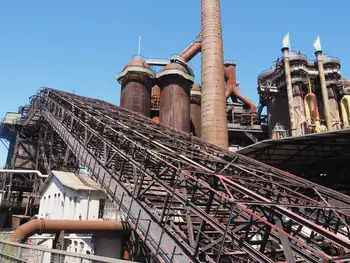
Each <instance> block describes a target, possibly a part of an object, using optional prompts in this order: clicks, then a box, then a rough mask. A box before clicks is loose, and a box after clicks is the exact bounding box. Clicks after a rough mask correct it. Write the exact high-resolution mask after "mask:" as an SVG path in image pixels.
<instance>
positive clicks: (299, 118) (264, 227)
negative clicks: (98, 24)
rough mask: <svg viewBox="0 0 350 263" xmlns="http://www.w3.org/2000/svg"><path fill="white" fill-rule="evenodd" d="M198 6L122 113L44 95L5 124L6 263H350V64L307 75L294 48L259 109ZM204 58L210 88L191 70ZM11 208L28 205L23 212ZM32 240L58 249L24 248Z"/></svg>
mask: <svg viewBox="0 0 350 263" xmlns="http://www.w3.org/2000/svg"><path fill="white" fill-rule="evenodd" d="M201 7H202V9H201V12H202V27H201V34H200V36H199V38H198V39H197V40H195V41H194V42H192V43H191V44H190V45H189V46H188V47H186V48H185V49H184V50H183V51H182V52H181V53H179V54H178V55H176V56H173V57H171V58H169V60H168V61H164V60H157V59H150V60H148V59H144V58H142V57H141V56H137V57H134V58H132V59H131V61H129V62H127V63H126V64H125V67H124V68H123V69H122V70H121V72H120V73H118V74H117V76H116V79H117V81H118V82H119V83H120V85H121V96H120V106H116V105H113V104H111V103H109V102H106V101H103V100H98V99H94V98H89V97H85V96H83V95H78V94H73V93H69V92H64V91H60V90H57V89H53V88H49V87H42V88H41V89H40V90H39V91H38V92H37V93H36V94H34V95H33V96H32V97H31V98H30V103H29V105H25V106H23V107H21V108H20V109H19V111H18V112H17V113H8V114H7V116H6V117H5V120H4V121H3V122H2V123H1V125H0V137H1V138H2V139H6V140H8V141H9V142H10V147H9V152H8V158H7V163H6V170H0V175H1V177H0V178H1V181H0V183H1V185H0V186H1V189H2V200H3V202H2V207H1V208H2V209H5V210H6V214H7V216H6V218H9V217H12V218H15V217H20V216H21V220H20V222H18V224H17V225H14V224H13V222H10V223H12V224H11V227H14V228H16V229H15V230H14V231H13V233H11V236H10V239H9V241H3V240H0V257H1V258H9V259H10V260H12V261H13V262H16V260H17V261H18V259H20V260H21V261H22V262H23V261H24V262H28V261H30V260H32V259H33V258H37V259H39V258H40V262H45V260H46V261H47V260H52V259H53V256H54V255H58V257H59V259H60V260H61V261H62V259H63V260H65V261H69V262H73V261H74V260H80V262H82V261H83V260H88V262H93V260H94V261H97V262H120V261H118V260H119V259H125V260H128V261H134V262H150V263H151V262H152V263H153V262H166V263H173V262H178V263H187V262H193V263H200V262H203V263H204V262H205V263H207V262H208V263H214V262H217V263H219V262H222V263H229V262H265V263H273V262H287V263H295V262H312V263H316V262H349V261H350V252H349V251H350V241H349V236H350V228H349V222H350V215H349V210H350V196H349V195H347V194H348V193H349V192H347V190H349V189H350V187H349V185H350V184H348V185H346V182H348V181H349V180H348V179H347V178H348V177H346V176H343V177H342V175H344V174H345V175H346V172H347V170H348V169H347V162H348V160H349V154H348V153H349V151H348V149H349V147H348V146H349V137H350V136H349V135H350V129H349V128H347V126H348V123H349V119H348V118H349V112H348V111H349V107H348V94H347V89H348V87H347V86H348V84H349V83H348V81H347V80H345V79H343V78H342V76H341V74H340V61H339V59H337V58H333V57H330V56H325V55H323V54H322V50H321V46H320V41H319V39H318V40H317V41H316V42H315V49H316V52H315V54H316V61H309V60H308V59H307V58H306V57H305V56H304V55H302V54H300V53H293V52H290V51H289V45H288V41H285V40H286V39H284V41H283V47H282V54H283V59H281V60H279V61H277V63H276V66H274V67H273V68H272V69H270V70H268V71H265V72H263V73H262V74H260V75H259V76H258V92H259V95H260V103H261V105H260V106H256V105H255V104H254V103H253V102H252V101H251V100H250V99H248V98H247V97H246V96H244V95H243V94H242V93H241V92H240V91H239V89H238V86H239V81H238V80H237V77H236V66H237V65H236V63H234V62H232V61H225V59H224V57H223V45H222V30H221V17H220V1H219V0H203V1H202V5H201ZM199 52H201V59H202V63H201V66H202V71H201V83H200V84H198V83H194V73H193V71H192V69H191V67H190V66H189V61H190V60H191V59H192V58H193V57H194V56H196V54H198V53H199ZM263 107H266V108H267V116H263V115H262V110H263ZM311 148H312V149H313V150H312V151H311V150H310V149H311ZM306 158H308V160H306ZM330 158H334V159H332V162H325V160H329V159H330ZM322 163H323V165H322ZM335 166H337V167H335ZM281 167H282V168H285V169H284V170H281V169H279V168H281ZM82 168H83V169H85V170H86V171H87V174H82V173H81V169H82ZM335 168H336V169H335ZM291 170H292V171H293V173H295V174H296V175H294V174H291V173H290V171H291ZM45 174H48V175H49V176H45ZM329 177H331V180H332V181H334V182H337V180H338V179H339V178H343V182H342V187H343V188H342V189H340V188H339V187H337V186H336V185H335V184H332V185H327V183H325V182H327V180H328V178H329ZM308 179H309V180H308ZM336 179H337V180H336ZM338 182H339V181H338ZM325 185H326V186H325ZM332 188H333V189H332ZM334 189H336V190H341V191H342V192H345V193H347V194H344V193H341V192H339V191H336V190H334ZM4 200H6V202H4ZM11 200H17V201H19V202H20V203H21V202H23V201H24V202H25V205H24V206H23V205H22V206H19V208H18V209H17V212H16V213H14V210H13V208H14V205H13V204H14V202H12V201H11ZM39 205H40V206H39ZM5 210H4V211H5ZM102 211H103V213H102ZM36 215H37V217H38V218H36ZM12 221H14V220H12ZM17 221H18V220H17ZM8 223H9V220H8V219H6V220H5V221H4V224H8ZM33 234H36V235H35V236H33ZM108 234H109V235H108ZM29 237H33V238H32V239H31V243H32V244H33V243H35V244H36V245H39V243H41V242H42V240H40V238H41V239H43V240H44V241H43V243H42V244H45V245H46V246H47V248H43V247H40V246H37V247H34V246H30V245H23V244H21V243H23V242H25V241H26V240H28V238H29ZM46 238H49V239H50V240H46V241H45V239H46ZM89 239H90V240H91V241H92V243H93V244H89V243H88V242H87V240H89ZM9 247H10V248H11V249H8V248H9ZM28 251H32V252H33V253H34V252H35V257H33V256H30V255H29V253H27V252H28ZM45 253H46V254H45ZM91 254H95V255H100V257H99V258H97V257H98V256H96V257H95V258H94V257H93V256H91ZM39 255H41V256H39ZM101 255H102V256H107V257H101ZM29 256H30V257H29ZM43 260H44V261H43ZM61 261H59V262H61Z"/></svg>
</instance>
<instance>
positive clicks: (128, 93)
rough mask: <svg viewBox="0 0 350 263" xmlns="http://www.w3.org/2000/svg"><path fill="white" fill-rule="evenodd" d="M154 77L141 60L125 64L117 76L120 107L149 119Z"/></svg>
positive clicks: (148, 67) (136, 59)
mask: <svg viewBox="0 0 350 263" xmlns="http://www.w3.org/2000/svg"><path fill="white" fill-rule="evenodd" d="M154 77H155V74H154V72H153V71H152V70H151V68H150V66H149V65H148V64H147V63H146V62H145V61H144V60H143V59H141V58H135V59H133V60H131V61H130V62H129V63H128V64H126V65H125V67H124V69H123V72H122V73H120V74H118V75H117V80H118V82H119V83H120V84H121V94H120V107H123V108H126V109H128V110H132V111H135V112H138V113H141V114H143V115H145V116H147V117H149V116H150V110H151V90H152V86H153V79H154Z"/></svg>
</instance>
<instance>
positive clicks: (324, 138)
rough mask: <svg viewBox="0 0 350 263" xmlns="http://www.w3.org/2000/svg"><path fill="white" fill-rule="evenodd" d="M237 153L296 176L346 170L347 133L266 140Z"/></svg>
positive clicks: (349, 145)
mask: <svg viewBox="0 0 350 263" xmlns="http://www.w3.org/2000/svg"><path fill="white" fill-rule="evenodd" d="M238 153H240V154H243V155H246V156H249V157H251V158H254V159H256V160H259V161H262V162H264V163H266V164H269V165H272V166H275V167H277V168H280V169H282V170H286V171H288V172H291V173H295V174H300V173H310V172H311V173H318V172H327V171H328V172H336V171H338V172H339V171H340V170H349V169H348V168H349V164H350V129H343V130H338V131H331V132H323V133H317V134H308V135H303V136H297V137H288V138H281V139H270V140H265V141H261V142H258V143H256V144H253V145H250V146H248V147H246V148H243V149H240V150H239V151H238Z"/></svg>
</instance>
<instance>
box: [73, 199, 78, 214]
mask: <svg viewBox="0 0 350 263" xmlns="http://www.w3.org/2000/svg"><path fill="white" fill-rule="evenodd" d="M77 202H78V197H76V196H74V199H73V212H72V216H73V218H74V219H75V218H76V213H77Z"/></svg>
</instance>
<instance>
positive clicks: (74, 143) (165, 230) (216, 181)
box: [27, 89, 350, 263]
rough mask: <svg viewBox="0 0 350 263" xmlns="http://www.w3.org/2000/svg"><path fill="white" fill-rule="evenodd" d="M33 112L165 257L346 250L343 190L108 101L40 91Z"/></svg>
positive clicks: (271, 258)
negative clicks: (306, 178) (229, 148)
mask: <svg viewBox="0 0 350 263" xmlns="http://www.w3.org/2000/svg"><path fill="white" fill-rule="evenodd" d="M36 114H40V115H41V116H42V120H43V121H44V122H45V123H46V126H45V127H50V129H53V130H55V132H56V134H57V135H58V136H59V137H60V138H61V140H62V141H63V142H64V143H65V144H66V146H68V147H69V149H70V150H71V152H72V153H73V154H74V156H75V157H76V158H77V159H78V160H79V162H80V163H81V164H82V165H83V166H84V167H86V168H87V169H88V171H89V172H90V176H91V177H92V178H94V179H95V180H96V181H97V182H99V183H100V184H101V186H102V189H103V190H104V191H105V192H106V194H107V197H108V198H109V199H111V200H113V201H114V202H115V203H116V204H117V205H118V206H119V208H120V213H121V214H123V215H124V216H125V218H126V221H127V222H128V223H129V225H130V226H131V228H132V229H134V230H135V231H136V233H137V234H138V236H139V237H140V239H141V240H143V243H144V244H145V245H146V246H147V247H148V249H149V250H150V252H151V253H152V254H153V255H154V257H156V258H157V260H158V261H159V262H215V260H217V259H220V260H221V261H222V262H247V261H257V262H269V263H272V262H276V261H277V262H283V261H291V260H292V259H291V255H293V257H294V260H295V262H315V263H316V262H322V261H323V260H330V261H332V260H337V259H338V258H339V257H341V258H342V260H344V258H345V260H346V259H347V258H349V254H348V252H349V251H350V241H349V239H348V237H349V236H350V226H349V223H350V213H349V209H350V197H348V196H346V195H343V194H341V193H338V192H336V191H333V190H331V189H328V188H325V187H322V186H320V185H317V184H315V183H312V182H310V181H307V180H305V179H303V178H300V177H296V176H294V175H291V174H289V173H286V172H283V171H281V170H278V169H275V168H273V167H270V166H268V165H265V164H262V163H259V162H258V161H255V160H253V159H250V158H247V157H244V156H242V155H240V154H237V153H232V152H229V151H226V150H224V149H222V148H221V147H217V146H215V145H213V144H208V143H207V142H205V141H204V140H201V139H199V138H196V137H194V136H191V135H190V134H187V133H183V132H176V131H175V130H174V129H171V128H169V127H167V126H165V125H163V124H161V123H157V122H154V121H152V120H151V119H149V118H145V117H144V116H142V115H141V114H137V113H133V112H131V111H129V110H126V109H123V108H119V107H117V106H114V105H112V104H109V103H107V102H104V101H100V100H95V99H91V98H87V97H82V96H77V95H74V94H70V93H66V92H62V91H58V90H53V89H43V90H41V91H40V93H39V94H38V96H37V99H36V100H35V101H34V102H33V103H32V108H31V114H29V116H35V115H36ZM27 122H28V123H29V122H30V120H28V121H27ZM37 125H42V123H40V122H38V123H37ZM53 146H54V144H53ZM65 149H66V147H65V148H63V150H62V152H63V153H64V152H65ZM62 159H64V154H63V157H62ZM58 161H59V162H61V159H58ZM53 165H54V164H53ZM289 250H291V251H289Z"/></svg>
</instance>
